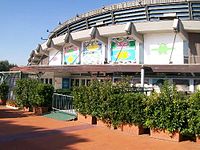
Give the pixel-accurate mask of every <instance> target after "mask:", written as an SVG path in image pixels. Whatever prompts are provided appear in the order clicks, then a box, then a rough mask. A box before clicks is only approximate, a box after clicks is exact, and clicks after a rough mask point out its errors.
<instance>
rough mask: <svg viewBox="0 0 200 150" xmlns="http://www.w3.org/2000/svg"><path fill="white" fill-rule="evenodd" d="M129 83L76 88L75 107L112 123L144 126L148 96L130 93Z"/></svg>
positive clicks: (95, 82) (108, 82)
mask: <svg viewBox="0 0 200 150" xmlns="http://www.w3.org/2000/svg"><path fill="white" fill-rule="evenodd" d="M128 85H129V84H128V83H127V82H124V81H122V82H118V83H116V84H113V83H112V82H111V81H107V82H106V81H104V82H99V81H97V80H96V81H93V82H91V84H90V85H89V86H87V87H86V86H81V87H75V88H74V90H73V96H74V106H75V108H76V110H77V111H79V112H80V113H82V114H84V115H86V114H88V115H92V116H95V117H97V118H98V119H101V120H103V121H104V122H107V123H108V124H109V125H110V124H111V123H112V125H113V126H114V127H117V126H119V125H121V124H128V123H130V124H136V125H142V124H143V123H144V122H145V112H144V108H145V106H146V105H145V101H146V96H145V95H144V94H142V93H130V92H128Z"/></svg>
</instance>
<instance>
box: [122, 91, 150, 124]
mask: <svg viewBox="0 0 200 150" xmlns="http://www.w3.org/2000/svg"><path fill="white" fill-rule="evenodd" d="M123 99H124V101H123V103H122V106H121V107H122V108H123V109H122V113H123V114H124V117H123V123H125V124H134V125H138V126H142V125H144V123H145V121H146V113H145V108H146V101H147V96H146V95H144V94H143V93H126V94H125V95H124V97H123Z"/></svg>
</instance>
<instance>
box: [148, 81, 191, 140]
mask: <svg viewBox="0 0 200 150" xmlns="http://www.w3.org/2000/svg"><path fill="white" fill-rule="evenodd" d="M187 107H188V105H187V101H186V99H185V97H183V96H182V95H180V94H179V93H178V92H177V91H176V89H175V87H174V86H173V85H170V84H169V83H168V82H165V83H164V85H163V86H162V88H161V93H159V94H156V93H153V94H152V95H151V96H150V97H149V99H148V101H147V106H146V109H145V110H146V113H147V119H146V122H145V124H146V125H147V126H148V127H150V128H151V134H150V136H151V137H154V138H159V139H164V140H172V141H177V142H179V141H180V140H181V133H183V132H184V130H185V129H186V128H187V124H188V123H187V111H186V110H187Z"/></svg>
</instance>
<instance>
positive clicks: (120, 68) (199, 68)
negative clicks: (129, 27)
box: [13, 64, 200, 73]
mask: <svg viewBox="0 0 200 150" xmlns="http://www.w3.org/2000/svg"><path fill="white" fill-rule="evenodd" d="M142 67H144V68H146V69H148V70H151V72H153V73H200V65H189V64H187V65H172V64H168V65H151V64H149V65H148V64H147V65H131V64H128V65H127V64H126V65H118V64H113V65H110V64H106V65H66V66H25V67H18V68H17V69H16V70H15V69H14V70H13V71H22V72H29V71H31V72H67V73H88V72H105V73H114V72H124V73H126V72H129V73H131V72H132V73H134V72H140V71H141V68H142Z"/></svg>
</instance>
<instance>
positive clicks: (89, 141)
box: [0, 107, 200, 150]
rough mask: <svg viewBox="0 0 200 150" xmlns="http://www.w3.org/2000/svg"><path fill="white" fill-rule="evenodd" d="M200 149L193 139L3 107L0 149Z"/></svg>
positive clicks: (0, 109) (0, 108)
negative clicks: (126, 130)
mask: <svg viewBox="0 0 200 150" xmlns="http://www.w3.org/2000/svg"><path fill="white" fill-rule="evenodd" d="M46 149H47V150H57V149H58V150H63V149H66V150H140V149H141V150H160V149H161V150H200V145H199V144H196V143H194V142H190V141H184V142H180V143H176V142H170V141H162V140H157V139H153V138H150V137H149V136H147V135H143V136H133V135H129V134H124V133H122V132H120V131H115V130H109V129H106V128H101V127H96V126H91V125H87V124H82V123H79V122H78V121H71V122H66V121H57V120H53V119H49V118H45V117H42V116H34V115H32V114H31V113H27V112H22V111H16V110H10V109H6V108H5V107H0V150H46Z"/></svg>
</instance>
